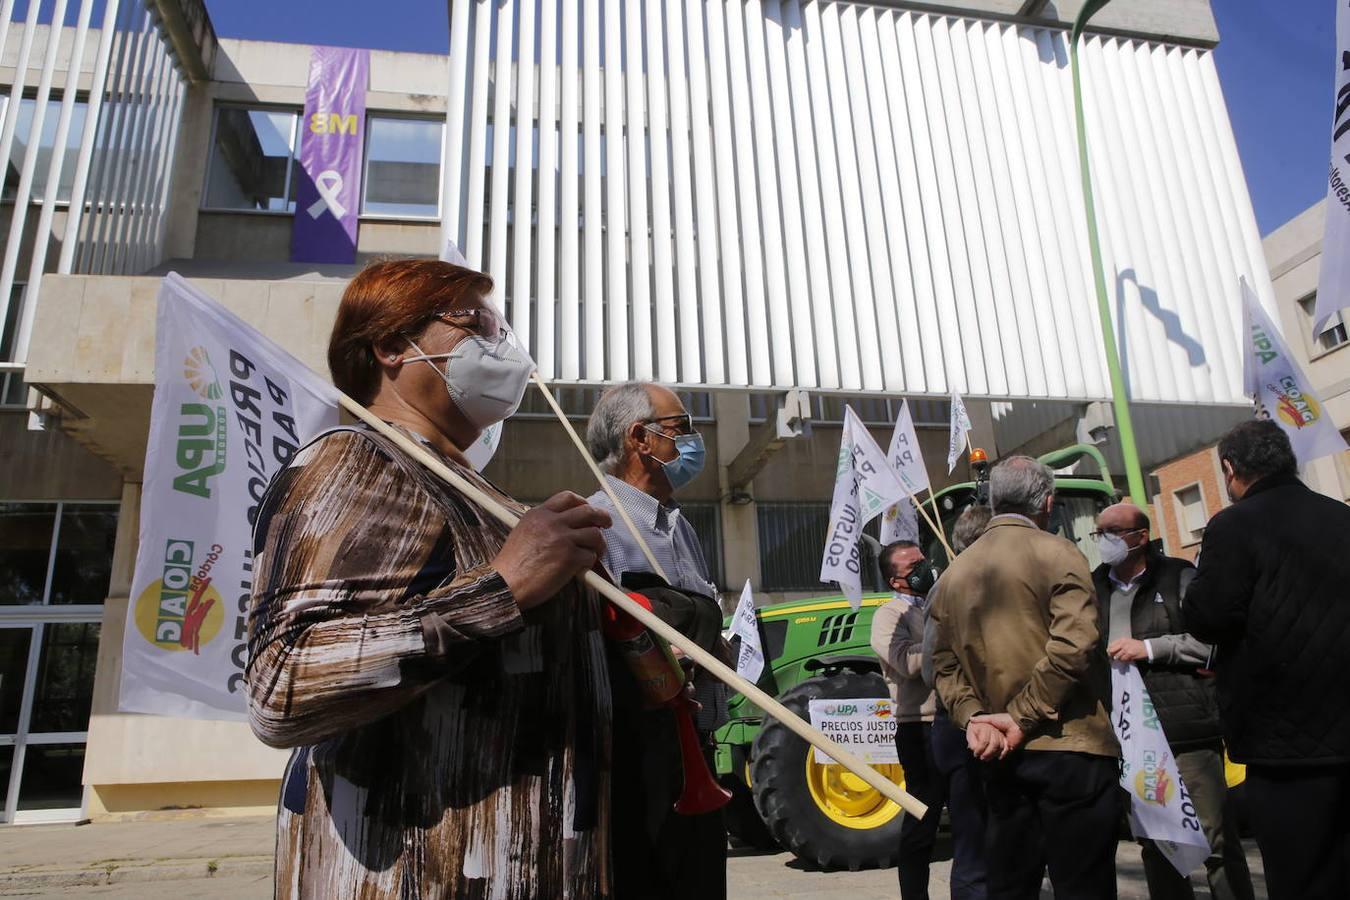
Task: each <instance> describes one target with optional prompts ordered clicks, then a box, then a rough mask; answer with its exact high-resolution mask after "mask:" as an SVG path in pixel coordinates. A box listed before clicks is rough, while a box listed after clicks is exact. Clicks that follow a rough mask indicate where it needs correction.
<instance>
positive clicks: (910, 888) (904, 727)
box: [871, 541, 947, 900]
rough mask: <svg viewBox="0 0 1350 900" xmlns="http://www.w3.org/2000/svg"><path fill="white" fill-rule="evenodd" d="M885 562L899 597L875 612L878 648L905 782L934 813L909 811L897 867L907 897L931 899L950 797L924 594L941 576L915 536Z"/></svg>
mask: <svg viewBox="0 0 1350 900" xmlns="http://www.w3.org/2000/svg"><path fill="white" fill-rule="evenodd" d="M880 563H881V572H882V574H883V575H885V576H886V580H887V581H888V582H889V583H890V586H891V590H892V591H894V592H895V599H894V600H892V601H891V602H890V603H887V604H886V605H885V606H882V607H881V608H880V609H878V610H877V611H876V613H875V614H874V615H873V617H872V635H871V642H872V649H873V650H875V651H876V653H877V656H878V657H880V659H881V671H882V675H883V676H884V677H885V679H886V686H887V687H888V688H890V692H891V705H892V709H893V710H894V713H895V722H896V726H895V727H896V731H895V746H896V750H897V751H898V753H899V756H900V765H901V766H902V767H903V768H904V770H905V787H906V788H907V789H908V790H909V792H910V793H911V794H913V795H914V796H915V797H917V798H919V799H920V800H922V801H923V802H924V803H925V804H927V806H928V815H926V816H924V817H923V819H917V818H915V817H914V816H908V815H907V816H905V819H904V821H903V822H902V823H901V825H900V853H899V855H898V857H897V859H896V868H897V869H898V870H899V877H900V897H901V898H902V900H914V898H924V900H926V898H927V897H928V865H929V863H930V862H932V858H933V847H934V845H935V844H936V843H937V830H938V821H939V820H940V819H941V818H942V806H943V804H944V803H945V802H946V799H947V798H946V794H945V792H944V791H943V789H942V785H943V782H942V780H941V779H939V778H938V777H937V770H936V768H935V767H934V765H933V750H932V744H931V743H930V734H931V731H932V727H933V713H934V712H935V711H936V708H937V698H936V695H935V694H934V693H933V689H932V688H931V687H929V686H928V685H926V684H924V682H923V678H922V673H921V672H920V667H921V663H922V660H923V625H924V604H925V600H924V598H925V596H926V595H927V593H928V591H929V589H931V588H932V586H933V582H934V580H935V577H936V576H935V572H934V570H933V567H932V564H931V563H929V562H928V561H927V560H926V559H924V556H923V551H922V550H920V549H919V547H918V545H917V544H914V543H913V542H911V541H896V542H895V543H893V544H888V545H886V547H885V548H884V549H883V550H882V551H881V559H880Z"/></svg>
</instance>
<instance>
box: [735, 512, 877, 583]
mask: <svg viewBox="0 0 1350 900" xmlns="http://www.w3.org/2000/svg"><path fill="white" fill-rule="evenodd" d="M756 519H757V520H758V524H759V558H760V567H761V571H760V575H761V580H762V583H763V590H766V591H816V592H818V593H820V594H829V593H832V592H834V591H836V590H837V588H836V587H835V586H834V585H832V584H828V583H824V582H822V581H821V580H820V558H821V554H822V552H823V551H824V549H825V532H826V530H827V529H828V528H829V526H830V505H829V504H828V503H767V502H766V503H760V504H758V505H757V508H756ZM880 521H881V520H880V518H879V517H878V518H875V519H873V520H872V521H871V522H868V523H867V526H866V527H865V528H864V529H863V535H864V537H863V539H862V546H861V548H860V552H861V554H862V568H863V576H862V582H863V590H869V591H870V590H883V589H884V583H883V582H882V580H881V572H880V569H879V567H878V566H877V560H876V551H877V549H879V546H880V545H879V544H878V543H877V540H876V539H877V535H878V533H879V532H878V529H879V527H880ZM868 538H871V540H870V541H869V540H868Z"/></svg>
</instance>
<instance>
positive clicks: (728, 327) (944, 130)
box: [444, 0, 1271, 403]
mask: <svg viewBox="0 0 1350 900" xmlns="http://www.w3.org/2000/svg"><path fill="white" fill-rule="evenodd" d="M517 3H519V4H522V5H521V6H520V8H519V9H517V8H516V6H517ZM470 6H472V7H473V9H472V14H470V10H469V9H468V7H470ZM526 7H529V8H528V9H526ZM494 19H495V21H496V28H497V32H496V41H495V47H494V46H493V42H492V41H491V40H490V39H489V34H490V32H491V31H492V28H493V21H494ZM536 25H537V26H538V30H539V32H540V34H539V38H538V40H536V39H535V35H534V31H535V30H536ZM555 29H557V30H558V31H559V35H558V37H557V38H556V39H555V38H554V37H553V34H554V31H555ZM451 31H452V34H451V59H450V93H451V102H450V110H451V119H452V121H451V128H450V130H449V132H448V134H449V139H448V140H447V144H446V166H445V171H446V178H447V188H446V190H447V203H446V204H445V209H446V212H445V220H444V222H445V228H446V230H447V236H449V237H451V238H453V239H454V240H455V241H456V242H457V243H459V244H460V245H461V246H463V247H467V248H470V250H471V251H473V252H466V256H468V258H469V259H470V261H471V262H475V263H477V264H479V265H481V266H483V267H484V268H485V269H487V270H488V271H491V272H492V273H494V274H496V275H498V277H499V288H500V290H502V291H503V292H505V291H506V290H507V287H508V284H507V282H508V280H507V279H504V278H502V275H504V274H505V273H507V272H511V273H512V277H511V278H510V279H509V286H510V296H509V297H507V296H503V300H504V301H505V302H506V303H507V305H508V306H509V308H510V309H511V315H512V319H513V320H514V321H515V323H516V326H517V330H518V331H519V332H520V333H521V334H522V336H526V337H527V338H528V340H529V343H530V346H531V348H532V350H533V351H534V353H535V357H536V359H537V360H538V361H539V362H540V366H541V369H542V371H543V373H544V374H545V375H546V376H547V377H548V378H550V379H553V380H561V381H569V382H605V381H618V380H623V379H627V378H635V377H642V378H648V377H655V378H659V379H661V380H663V381H667V382H676V383H680V384H684V385H690V386H698V385H711V386H718V385H726V386H742V387H745V386H766V387H776V388H786V387H791V386H799V387H806V388H814V389H826V390H835V389H837V390H843V391H885V392H905V393H933V394H942V393H945V392H947V391H948V390H950V389H951V388H952V387H955V388H957V389H959V390H961V391H963V392H965V393H967V394H970V395H976V396H979V395H984V396H994V397H1044V398H1065V399H1088V398H1098V397H1103V396H1105V395H1106V394H1107V392H1108V388H1107V378H1106V372H1105V365H1104V363H1103V360H1102V353H1101V348H1100V329H1099V325H1098V322H1097V315H1096V308H1095V301H1094V299H1093V296H1094V295H1093V286H1092V278H1091V267H1090V264H1089V260H1088V252H1087V239H1086V232H1085V228H1084V221H1083V204H1082V197H1081V194H1080V191H1079V187H1078V183H1079V175H1078V162H1077V151H1076V144H1075V135H1074V130H1073V103H1072V94H1071V80H1070V72H1069V66H1068V45H1067V36H1066V34H1065V33H1064V32H1062V31H1058V30H1054V29H1047V28H1038V27H1030V26H1019V25H1013V24H1009V23H1004V22H990V21H984V20H978V19H968V18H960V17H953V16H942V15H936V14H929V13H916V12H908V11H903V10H896V9H889V8H884V7H874V6H868V5H864V4H855V3H842V2H834V3H818V2H805V3H803V2H800V0H781V2H780V0H708V2H701V0H627V2H623V0H584V2H577V3H557V2H556V0H500V2H493V0H456V2H454V3H452V13H451ZM536 45H537V46H538V48H539V49H538V51H537V55H538V58H532V56H533V55H534V54H535V53H536V51H533V50H532V49H531V48H533V47H534V46H536ZM503 53H505V54H507V55H508V56H511V57H513V58H512V59H508V60H503V59H502V56H501V54H503ZM532 63H533V65H532ZM1083 64H1084V72H1085V91H1086V103H1087V108H1088V129H1089V141H1090V145H1091V148H1092V153H1093V159H1092V165H1093V171H1094V176H1095V180H1096V187H1097V191H1098V203H1097V206H1098V215H1099V224H1100V230H1101V238H1102V247H1103V252H1104V258H1105V265H1106V270H1107V274H1108V281H1109V284H1108V289H1109V291H1110V293H1111V294H1112V297H1113V304H1114V305H1115V307H1116V310H1115V314H1116V317H1117V318H1116V328H1117V333H1118V335H1119V336H1120V341H1121V346H1122V354H1123V356H1124V361H1125V367H1126V370H1127V372H1128V375H1129V379H1130V385H1131V388H1132V390H1133V394H1134V396H1135V398H1136V399H1138V400H1141V401H1161V402H1167V401H1203V402H1217V403H1230V402H1242V396H1241V391H1240V361H1239V359H1238V353H1237V347H1238V328H1239V325H1238V322H1239V318H1240V316H1239V314H1238V309H1239V307H1238V296H1237V283H1238V278H1239V276H1242V275H1245V276H1247V277H1248V278H1249V279H1251V280H1252V282H1253V283H1254V284H1256V285H1258V289H1259V290H1260V291H1262V292H1263V293H1265V294H1266V295H1267V296H1266V297H1265V299H1266V300H1267V301H1268V302H1269V301H1270V299H1271V298H1270V297H1269V277H1268V274H1267V272H1266V267H1265V262H1264V258H1263V256H1262V254H1261V246H1260V241H1259V236H1258V234H1257V232H1256V226H1255V221H1254V217H1253V215H1252V211H1251V204H1250V200H1249V198H1248V195H1247V192H1246V187H1245V182H1244V179H1243V175H1242V171H1241V167H1240V164H1239V161H1238V157H1237V152H1236V148H1235V145H1234V142H1233V136H1232V131H1231V128H1230V126H1229V123H1228V117H1227V112H1226V109H1225V107H1224V104H1223V99H1222V96H1221V93H1220V90H1219V86H1218V79H1217V75H1216V73H1215V70H1214V65H1213V60H1212V57H1211V54H1210V53H1209V52H1208V51H1205V50H1202V49H1196V48H1191V47H1180V46H1173V45H1168V44H1163V43H1157V42H1148V41H1142V40H1128V39H1123V38H1114V37H1100V36H1093V37H1089V38H1088V39H1087V41H1086V44H1085V47H1084V51H1083ZM513 71H514V73H515V74H514V78H515V82H514V84H511V83H510V82H511V78H512V74H511V73H512V72H513ZM490 81H491V82H492V83H493V86H492V87H491V90H489V82H490ZM498 81H501V82H503V86H502V89H501V90H497V89H496V87H495V83H496V82H498ZM457 92H458V94H459V96H460V97H464V96H466V95H467V96H468V97H469V100H468V102H467V103H465V102H464V101H463V100H459V101H457V100H456V99H455V96H456V93H457ZM489 94H490V95H491V97H492V100H493V102H492V103H489V102H488V98H489ZM536 97H537V100H536V99H535V98H536ZM555 102H556V109H555ZM456 117H459V118H460V119H461V121H458V122H456V121H455V120H456ZM511 124H514V125H515V127H516V128H517V132H516V135H515V142H514V144H515V151H514V158H513V159H514V161H511V159H512V157H511V155H510V154H509V153H506V152H505V149H504V148H505V145H506V143H507V135H508V134H509V127H510V125H511ZM525 129H528V133H524V132H523V130H525ZM489 133H490V134H492V135H493V137H492V140H491V145H492V150H493V152H492V154H491V155H492V157H493V158H492V159H491V160H489V159H488V158H487V154H486V150H487V144H488V141H487V139H486V135H488V134H489ZM555 142H556V143H555ZM535 147H537V150H535V151H534V152H531V148H535ZM503 159H506V160H507V162H506V163H503ZM502 165H507V166H511V167H513V168H514V169H515V171H516V173H517V174H516V175H515V182H514V185H515V190H514V192H513V193H512V192H510V191H508V190H507V189H506V188H504V187H499V185H503V184H509V183H510V177H509V175H508V173H507V172H504V171H502V170H501V169H500V168H498V166H502ZM526 173H528V174H526ZM532 185H537V196H536V195H534V194H532V190H533V188H532ZM555 192H556V193H555ZM530 204H533V207H534V208H533V210H531V209H530V208H529V205H530ZM545 207H547V211H545ZM518 209H519V210H520V211H519V212H517V210H518ZM555 211H556V215H555ZM508 221H509V222H511V223H513V226H512V229H511V232H510V240H507V239H506V238H505V235H506V234H507V222H508ZM513 254H514V255H513ZM555 273H556V277H555Z"/></svg>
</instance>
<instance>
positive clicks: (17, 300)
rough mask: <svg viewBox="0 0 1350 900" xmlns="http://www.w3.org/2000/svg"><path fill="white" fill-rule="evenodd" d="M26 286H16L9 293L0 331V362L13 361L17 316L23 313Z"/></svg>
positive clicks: (17, 327)
mask: <svg viewBox="0 0 1350 900" xmlns="http://www.w3.org/2000/svg"><path fill="white" fill-rule="evenodd" d="M27 287H28V286H27V285H26V284H16V285H14V287H13V288H12V289H11V290H10V292H9V309H8V310H6V311H5V325H4V328H3V329H0V362H13V361H14V342H15V340H17V338H18V334H17V332H18V330H19V314H20V313H21V312H22V311H23V295H24V291H25V290H26V289H27Z"/></svg>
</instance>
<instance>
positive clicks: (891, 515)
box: [881, 500, 919, 547]
mask: <svg viewBox="0 0 1350 900" xmlns="http://www.w3.org/2000/svg"><path fill="white" fill-rule="evenodd" d="M916 502H918V501H913V502H911V501H909V500H901V501H900V502H899V503H896V504H895V505H893V506H888V507H886V511H885V512H884V513H882V515H881V546H883V547H884V546H886V545H887V544H894V543H895V542H896V541H912V542H914V543H916V544H917V543H918V542H919V515H918V513H916V512H915V511H914V503H916Z"/></svg>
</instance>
